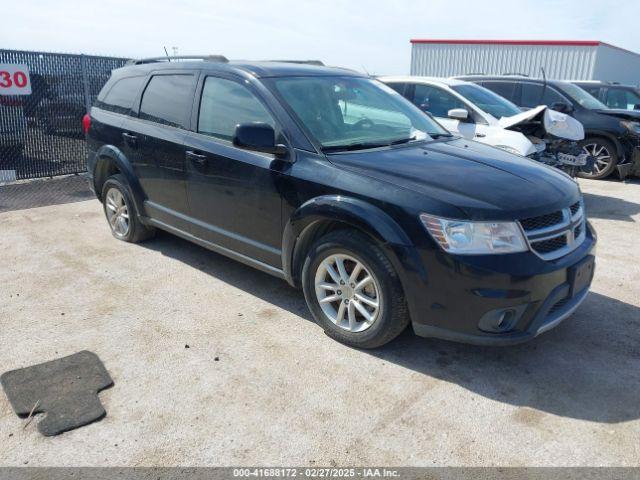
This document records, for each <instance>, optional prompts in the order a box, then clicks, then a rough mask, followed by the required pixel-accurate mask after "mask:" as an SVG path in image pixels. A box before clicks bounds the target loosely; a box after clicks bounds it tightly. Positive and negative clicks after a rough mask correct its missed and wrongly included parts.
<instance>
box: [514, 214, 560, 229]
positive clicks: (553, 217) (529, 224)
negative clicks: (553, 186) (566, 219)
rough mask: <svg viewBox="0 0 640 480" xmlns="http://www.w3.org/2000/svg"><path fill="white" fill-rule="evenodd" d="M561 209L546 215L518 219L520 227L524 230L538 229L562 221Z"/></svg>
mask: <svg viewBox="0 0 640 480" xmlns="http://www.w3.org/2000/svg"><path fill="white" fill-rule="evenodd" d="M562 218H563V217H562V210H558V211H557V212H553V213H548V214H546V215H540V216H539V217H531V218H525V219H523V220H520V224H521V225H522V228H524V231H525V232H528V231H530V230H539V229H541V228H547V227H552V226H553V225H557V224H558V223H560V222H562Z"/></svg>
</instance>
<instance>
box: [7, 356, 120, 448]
mask: <svg viewBox="0 0 640 480" xmlns="http://www.w3.org/2000/svg"><path fill="white" fill-rule="evenodd" d="M0 383H1V384H2V388H4V392H5V394H6V395H7V398H8V399H9V402H10V403H11V406H12V407H13V410H14V411H15V412H16V413H17V414H18V416H20V417H23V418H25V417H28V416H29V414H32V415H35V414H36V413H46V415H45V417H44V418H43V419H42V420H41V421H40V422H39V423H38V430H39V431H40V433H42V434H43V435H46V436H51V435H58V434H59V433H62V432H66V431H67V430H72V429H74V428H78V427H81V426H83V425H87V424H89V423H91V422H94V421H96V420H100V419H101V418H103V417H104V416H105V415H106V412H105V410H104V408H103V406H102V404H101V403H100V399H99V398H98V392H99V391H100V390H104V389H105V388H108V387H111V386H112V385H113V380H111V376H110V375H109V373H108V372H107V370H106V369H105V367H104V365H103V364H102V362H101V361H100V359H99V358H98V356H97V355H96V354H95V353H92V352H89V351H86V350H85V351H82V352H78V353H75V354H73V355H69V356H68V357H63V358H59V359H57V360H52V361H50V362H46V363H41V364H39V365H34V366H32V367H26V368H20V369H18V370H12V371H10V372H6V373H4V374H2V376H0Z"/></svg>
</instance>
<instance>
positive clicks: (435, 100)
mask: <svg viewBox="0 0 640 480" xmlns="http://www.w3.org/2000/svg"><path fill="white" fill-rule="evenodd" d="M412 101H413V104H414V105H416V106H417V107H418V108H419V109H420V110H423V111H426V112H429V113H430V114H431V115H433V116H434V117H441V118H447V117H448V116H449V110H452V109H454V108H465V105H464V103H463V102H461V101H460V100H458V99H457V98H456V97H454V96H453V95H451V94H450V93H449V92H446V91H444V90H442V89H441V88H438V87H433V86H431V85H423V84H416V86H415V90H414V93H413V100H412Z"/></svg>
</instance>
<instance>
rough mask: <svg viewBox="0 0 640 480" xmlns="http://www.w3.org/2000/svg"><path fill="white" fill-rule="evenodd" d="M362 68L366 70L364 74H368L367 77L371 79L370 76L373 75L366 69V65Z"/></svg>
mask: <svg viewBox="0 0 640 480" xmlns="http://www.w3.org/2000/svg"><path fill="white" fill-rule="evenodd" d="M361 66H362V70H364V73H366V74H367V77H370V76H371V74H370V73H369V72H368V71H367V69H366V68H365V66H364V65H361Z"/></svg>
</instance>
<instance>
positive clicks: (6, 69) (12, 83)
mask: <svg viewBox="0 0 640 480" xmlns="http://www.w3.org/2000/svg"><path fill="white" fill-rule="evenodd" d="M0 95H31V79H30V78H29V67H27V66H26V65H16V64H8V63H0Z"/></svg>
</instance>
